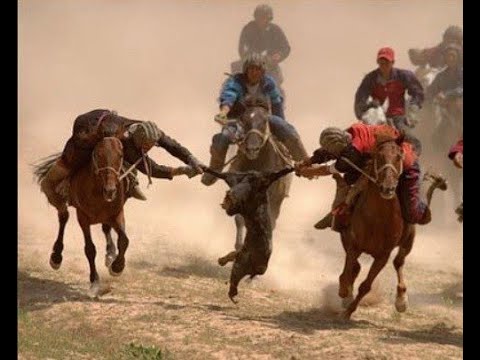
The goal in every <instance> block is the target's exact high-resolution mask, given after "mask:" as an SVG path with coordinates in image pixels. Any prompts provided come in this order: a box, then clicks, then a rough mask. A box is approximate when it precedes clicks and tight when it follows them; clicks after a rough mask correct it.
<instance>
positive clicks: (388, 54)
mask: <svg viewBox="0 0 480 360" xmlns="http://www.w3.org/2000/svg"><path fill="white" fill-rule="evenodd" d="M379 59H386V60H388V61H394V60H395V53H394V52H393V49H392V48H389V47H384V48H381V49H380V50H378V54H377V60H379Z"/></svg>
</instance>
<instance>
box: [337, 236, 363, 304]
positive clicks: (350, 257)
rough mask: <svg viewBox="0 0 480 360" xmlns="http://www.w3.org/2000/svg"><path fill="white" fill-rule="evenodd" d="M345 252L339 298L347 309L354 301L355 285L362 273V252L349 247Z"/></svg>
mask: <svg viewBox="0 0 480 360" xmlns="http://www.w3.org/2000/svg"><path fill="white" fill-rule="evenodd" d="M342 237H343V235H342ZM345 251H346V257H345V266H344V268H343V272H342V274H341V275H340V278H339V289H338V296H340V297H341V298H342V306H343V307H344V308H347V307H348V306H349V305H350V304H351V303H352V301H353V284H354V283H355V279H356V278H357V276H358V273H359V272H360V263H359V262H358V257H359V256H360V254H361V252H360V251H358V250H354V249H351V248H350V247H347V248H346V249H345Z"/></svg>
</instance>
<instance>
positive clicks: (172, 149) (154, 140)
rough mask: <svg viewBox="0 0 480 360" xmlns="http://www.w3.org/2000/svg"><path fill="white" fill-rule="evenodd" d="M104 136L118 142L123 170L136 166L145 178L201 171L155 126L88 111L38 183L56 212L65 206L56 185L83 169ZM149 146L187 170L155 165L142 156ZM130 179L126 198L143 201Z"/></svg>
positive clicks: (192, 174) (136, 186) (79, 118)
mask: <svg viewBox="0 0 480 360" xmlns="http://www.w3.org/2000/svg"><path fill="white" fill-rule="evenodd" d="M108 136H115V137H117V138H119V139H120V140H121V141H122V145H123V152H124V162H125V163H127V167H129V166H130V165H133V164H137V165H136V168H137V169H138V170H140V171H141V172H142V173H144V174H147V175H148V176H149V177H150V176H152V177H154V178H166V179H172V178H173V177H174V176H176V175H181V174H186V175H188V176H189V177H191V176H194V175H196V174H201V173H202V172H203V170H202V166H203V165H202V164H201V163H200V162H199V161H198V160H197V159H196V158H195V157H194V156H193V155H192V154H191V153H190V151H188V150H187V149H186V148H185V147H183V146H182V145H180V144H179V143H177V142H176V141H175V140H174V139H172V138H170V137H169V136H168V135H166V134H165V133H163V132H162V131H161V130H160V129H158V127H157V125H156V124H155V123H153V122H151V121H140V120H131V119H128V118H125V117H123V116H119V115H117V114H116V113H115V112H111V111H109V110H100V109H99V110H92V111H90V112H88V113H85V114H82V115H79V116H78V117H77V118H76V119H75V123H74V125H73V134H72V136H71V137H70V139H69V140H68V141H67V143H66V145H65V148H64V150H63V152H62V154H61V156H60V157H59V158H58V159H57V160H56V161H55V163H54V164H53V166H52V167H51V168H50V169H49V170H48V172H47V173H46V175H45V177H44V178H43V179H42V181H41V184H40V186H41V189H42V191H43V192H44V193H45V195H46V196H47V198H48V200H49V202H50V203H51V204H52V205H53V206H55V207H56V208H57V209H58V210H59V211H60V210H63V209H66V206H67V203H66V199H65V197H64V196H62V195H60V194H59V193H58V192H57V187H58V185H59V184H60V183H61V182H62V180H64V179H66V178H67V177H68V176H70V175H72V174H73V173H74V172H76V171H77V170H78V169H80V168H81V167H82V166H85V165H86V164H87V163H88V161H89V160H90V158H91V154H92V151H93V149H94V147H95V145H96V144H97V143H98V142H99V141H100V140H101V139H102V138H104V137H108ZM153 146H159V147H162V148H164V149H165V150H167V151H168V152H169V153H170V154H171V155H173V156H175V157H176V158H178V159H180V160H182V161H183V162H184V163H186V164H188V165H189V167H179V168H171V167H169V166H163V165H158V164H157V163H155V162H154V161H153V160H152V159H150V158H149V157H148V156H147V155H146V154H147V152H148V151H149V150H150V149H151V148H152V147H153ZM142 160H143V161H142ZM130 180H131V186H130V188H129V194H128V195H129V196H132V197H134V198H136V199H139V200H146V197H145V195H143V193H142V192H141V190H140V188H139V186H138V182H137V180H136V179H135V178H134V177H133V176H132V177H130Z"/></svg>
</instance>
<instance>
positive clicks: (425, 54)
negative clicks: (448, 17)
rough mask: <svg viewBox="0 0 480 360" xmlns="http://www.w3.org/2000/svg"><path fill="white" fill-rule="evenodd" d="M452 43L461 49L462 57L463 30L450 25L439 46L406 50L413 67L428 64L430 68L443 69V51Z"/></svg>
mask: <svg viewBox="0 0 480 360" xmlns="http://www.w3.org/2000/svg"><path fill="white" fill-rule="evenodd" d="M452 43H453V44H457V45H458V46H460V47H461V54H462V57H463V30H462V28H461V27H459V26H456V25H451V26H449V27H448V28H447V29H446V30H445V32H444V33H443V39H442V42H441V43H440V44H438V45H436V46H434V47H432V48H426V49H410V50H408V56H409V58H410V61H411V62H412V64H413V65H417V66H425V65H427V64H428V65H430V67H432V68H443V67H444V66H445V65H446V64H445V59H444V57H443V50H444V48H445V47H446V46H447V45H449V44H452Z"/></svg>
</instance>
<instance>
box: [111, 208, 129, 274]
mask: <svg viewBox="0 0 480 360" xmlns="http://www.w3.org/2000/svg"><path fill="white" fill-rule="evenodd" d="M112 225H113V228H114V230H115V231H116V232H117V234H118V255H117V257H116V258H115V260H114V261H113V263H112V266H110V275H112V276H119V275H120V274H121V273H122V271H123V269H124V268H125V252H126V251H127V248H128V243H129V240H128V237H127V234H126V233H125V216H124V214H123V210H122V211H121V212H120V213H119V214H118V216H117V217H116V218H115V221H114V223H113V224H112Z"/></svg>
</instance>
